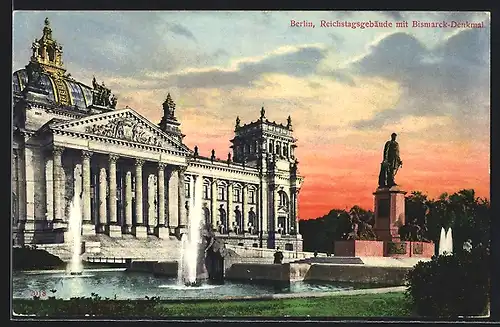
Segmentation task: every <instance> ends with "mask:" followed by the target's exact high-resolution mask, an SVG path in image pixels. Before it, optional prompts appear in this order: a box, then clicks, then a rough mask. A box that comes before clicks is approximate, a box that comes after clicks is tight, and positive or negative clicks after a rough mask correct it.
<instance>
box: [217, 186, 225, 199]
mask: <svg viewBox="0 0 500 327" xmlns="http://www.w3.org/2000/svg"><path fill="white" fill-rule="evenodd" d="M217 200H219V201H223V200H224V187H223V186H222V187H219V188H218V189H217Z"/></svg>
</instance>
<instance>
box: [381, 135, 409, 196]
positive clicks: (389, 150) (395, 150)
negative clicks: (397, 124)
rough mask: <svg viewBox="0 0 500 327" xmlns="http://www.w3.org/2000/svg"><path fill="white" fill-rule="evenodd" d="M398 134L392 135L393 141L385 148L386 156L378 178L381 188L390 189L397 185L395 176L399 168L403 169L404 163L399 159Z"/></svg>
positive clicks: (387, 143) (388, 142)
mask: <svg viewBox="0 0 500 327" xmlns="http://www.w3.org/2000/svg"><path fill="white" fill-rule="evenodd" d="M396 137H397V134H396V133H392V134H391V140H389V141H387V142H386V143H385V146H384V155H383V160H382V163H381V164H380V174H379V177H378V187H379V188H386V187H388V188H390V187H392V186H395V185H397V184H396V181H395V176H396V174H397V172H398V170H399V168H401V167H403V161H401V158H400V157H399V144H398V142H396Z"/></svg>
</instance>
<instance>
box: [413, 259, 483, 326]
mask: <svg viewBox="0 0 500 327" xmlns="http://www.w3.org/2000/svg"><path fill="white" fill-rule="evenodd" d="M489 272H490V269H489V255H487V254H486V253H484V251H481V250H476V251H473V252H472V253H468V252H462V253H457V254H454V255H450V256H438V257H436V256H434V257H433V258H432V260H431V261H427V262H422V261H421V262H419V263H418V264H417V265H416V266H415V267H414V269H412V270H410V271H409V273H408V276H407V279H408V290H407V292H406V296H407V297H408V299H409V300H410V302H411V303H412V305H413V307H414V309H415V310H416V313H417V314H419V315H422V316H430V317H448V318H449V317H453V318H456V317H458V316H475V315H483V314H485V312H486V308H487V305H488V302H489V292H490V290H489V289H490V273H489Z"/></svg>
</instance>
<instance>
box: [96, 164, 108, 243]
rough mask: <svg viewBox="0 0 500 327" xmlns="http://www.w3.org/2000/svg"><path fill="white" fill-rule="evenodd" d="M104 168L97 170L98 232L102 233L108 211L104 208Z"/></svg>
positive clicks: (105, 187)
mask: <svg viewBox="0 0 500 327" xmlns="http://www.w3.org/2000/svg"><path fill="white" fill-rule="evenodd" d="M106 191H107V181H106V168H104V167H102V168H101V169H100V170H99V224H98V232H100V233H102V232H104V231H105V230H106V226H107V224H108V215H107V214H108V210H107V208H106Z"/></svg>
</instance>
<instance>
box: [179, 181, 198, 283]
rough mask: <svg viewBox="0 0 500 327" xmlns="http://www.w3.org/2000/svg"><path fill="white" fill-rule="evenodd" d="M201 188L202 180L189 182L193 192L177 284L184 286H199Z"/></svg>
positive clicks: (183, 238)
mask: <svg viewBox="0 0 500 327" xmlns="http://www.w3.org/2000/svg"><path fill="white" fill-rule="evenodd" d="M202 188H203V179H202V178H200V177H198V178H196V179H195V181H193V180H191V189H192V190H193V192H192V194H191V197H190V199H189V219H188V233H187V235H182V237H181V242H182V247H181V251H182V252H181V260H180V262H179V267H180V271H179V272H178V274H179V276H178V281H179V283H181V284H183V285H185V286H199V285H201V282H200V280H199V279H198V273H199V271H198V267H199V260H202V258H200V255H199V252H200V248H201V245H202V238H201V228H202V220H203V214H202V207H201V202H202V195H203V193H202Z"/></svg>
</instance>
